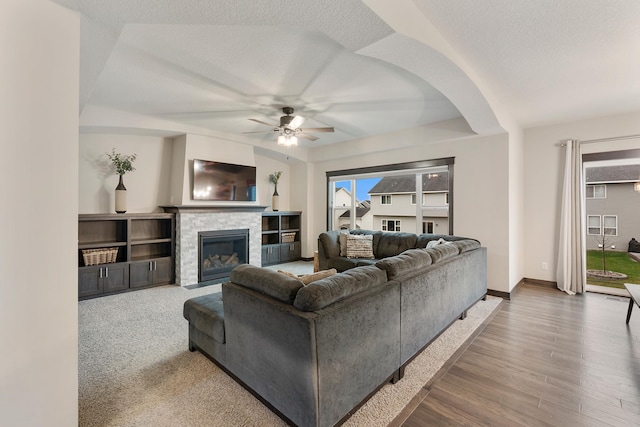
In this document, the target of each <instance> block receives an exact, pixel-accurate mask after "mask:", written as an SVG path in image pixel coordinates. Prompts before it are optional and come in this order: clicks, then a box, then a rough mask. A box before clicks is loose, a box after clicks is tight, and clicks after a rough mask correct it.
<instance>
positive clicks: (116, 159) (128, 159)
mask: <svg viewBox="0 0 640 427" xmlns="http://www.w3.org/2000/svg"><path fill="white" fill-rule="evenodd" d="M107 157H109V160H111V163H113V167H114V168H115V170H116V172H117V173H118V175H120V180H119V182H118V186H117V187H116V203H115V205H116V206H115V208H116V213H125V212H126V211H127V188H126V187H125V186H124V183H123V182H122V177H123V176H124V174H125V173H127V172H133V171H134V170H136V168H134V167H133V161H134V160H135V159H136V157H137V155H136V154H135V153H134V154H127V155H125V154H121V153H117V152H116V149H115V148H113V149H111V153H107Z"/></svg>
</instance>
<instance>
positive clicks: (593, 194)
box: [585, 184, 607, 199]
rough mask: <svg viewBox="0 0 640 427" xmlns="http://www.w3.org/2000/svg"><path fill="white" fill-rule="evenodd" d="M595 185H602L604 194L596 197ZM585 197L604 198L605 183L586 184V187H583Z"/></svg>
mask: <svg viewBox="0 0 640 427" xmlns="http://www.w3.org/2000/svg"><path fill="white" fill-rule="evenodd" d="M596 187H602V188H603V193H604V196H601V197H596ZM589 190H592V192H591V195H589ZM585 198H586V199H606V198H607V184H587V188H586V189H585Z"/></svg>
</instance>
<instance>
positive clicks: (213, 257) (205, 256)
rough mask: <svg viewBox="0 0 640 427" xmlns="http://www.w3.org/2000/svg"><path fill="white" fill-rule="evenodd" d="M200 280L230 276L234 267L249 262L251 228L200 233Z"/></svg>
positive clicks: (205, 280)
mask: <svg viewBox="0 0 640 427" xmlns="http://www.w3.org/2000/svg"><path fill="white" fill-rule="evenodd" d="M198 243H199V245H198V248H199V250H198V258H199V262H198V281H199V282H207V281H211V280H216V279H222V278H225V277H229V273H230V272H231V270H233V268H234V267H236V266H238V265H240V264H247V263H248V262H249V229H240V230H219V231H201V232H199V233H198Z"/></svg>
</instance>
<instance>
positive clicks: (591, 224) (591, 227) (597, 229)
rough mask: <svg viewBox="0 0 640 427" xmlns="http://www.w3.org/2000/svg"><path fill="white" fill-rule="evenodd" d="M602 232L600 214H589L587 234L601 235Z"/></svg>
mask: <svg viewBox="0 0 640 427" xmlns="http://www.w3.org/2000/svg"><path fill="white" fill-rule="evenodd" d="M601 233H602V225H601V223H600V215H589V216H587V234H588V235H589V236H599V235H600V234H601Z"/></svg>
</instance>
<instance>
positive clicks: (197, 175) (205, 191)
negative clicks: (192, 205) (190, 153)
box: [192, 159, 256, 202]
mask: <svg viewBox="0 0 640 427" xmlns="http://www.w3.org/2000/svg"><path fill="white" fill-rule="evenodd" d="M192 196H193V200H212V201H223V200H224V201H248V202H253V201H255V200H256V167H255V166H245V165H235V164H231V163H222V162H214V161H211V160H198V159H195V160H194V161H193V193H192Z"/></svg>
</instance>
